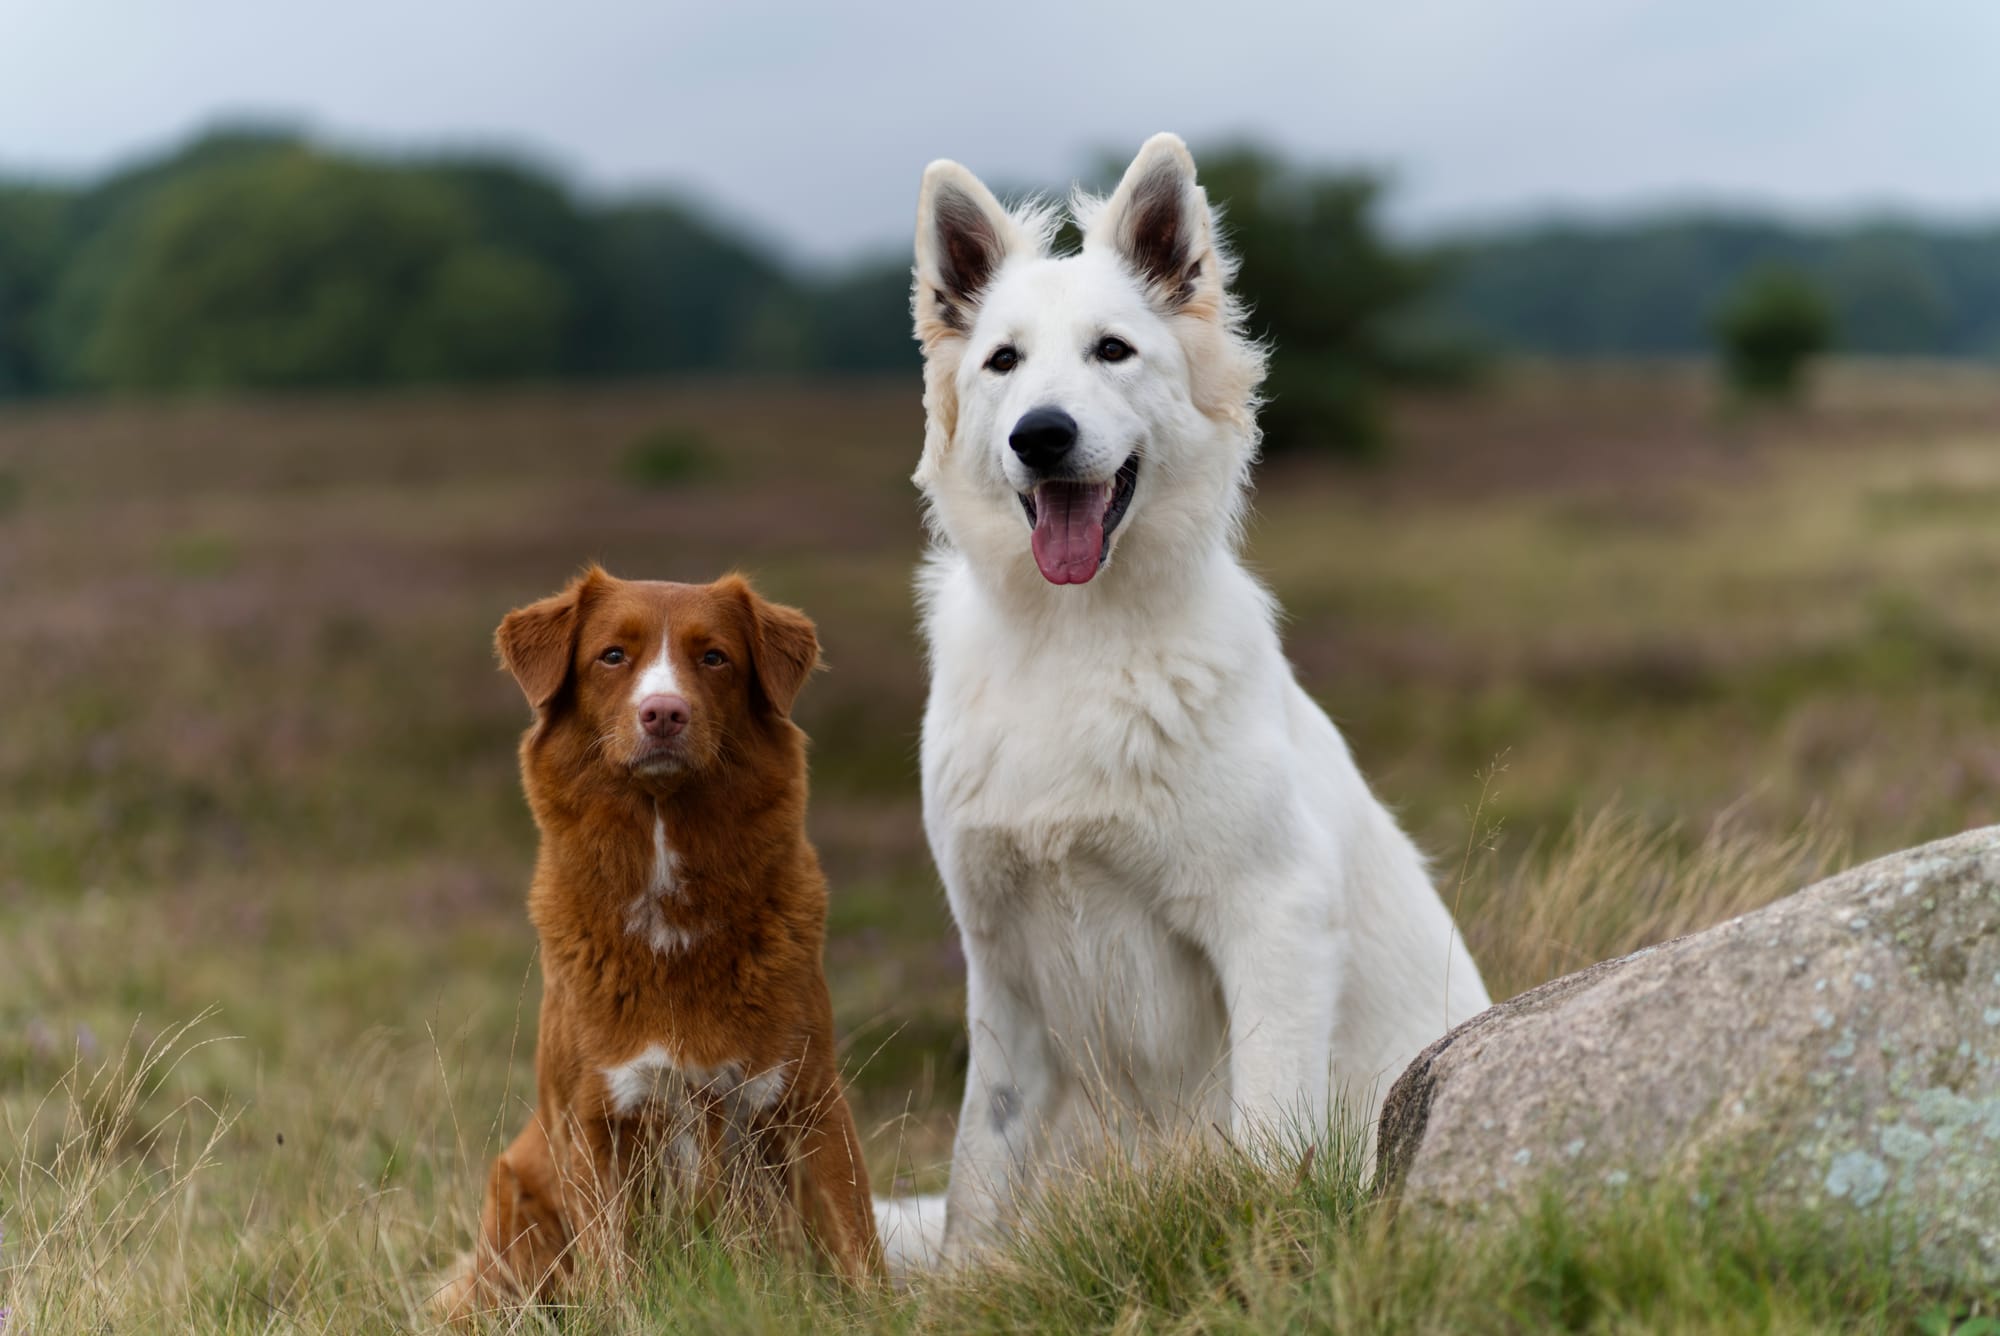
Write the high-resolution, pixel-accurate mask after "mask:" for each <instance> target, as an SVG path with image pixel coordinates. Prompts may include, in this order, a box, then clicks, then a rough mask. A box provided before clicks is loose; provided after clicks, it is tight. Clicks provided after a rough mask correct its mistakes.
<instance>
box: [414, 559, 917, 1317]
mask: <svg viewBox="0 0 2000 1336" xmlns="http://www.w3.org/2000/svg"><path fill="white" fill-rule="evenodd" d="M497 642H498V647H499V652H500V657H501V659H502V661H503V662H504V663H505V664H506V666H507V668H508V669H509V670H510V671H511V672H512V673H513V674H514V676H515V678H516V679H517V680H518V681H519V682H520V684H521V688H522V690H523V691H524V692H525V693H526V694H527V697H528V700H529V702H530V704H532V705H533V706H534V707H535V711H536V719H535V723H534V725H533V727H531V728H530V729H529V731H528V733H527V735H526V736H525V737H524V738H523V740H522V743H521V772H522V776H523V781H524V784H525V786H526V789H527V793H528V801H529V805H530V806H531V807H532V808H533V810H534V814H535V820H536V823H537V825H539V827H540V828H541V832H542V844H541V852H540V856H539V858H538V860H537V862H536V867H535V880H534V887H533V890H532V892H531V893H530V896H529V910H530V915H531V917H532V918H533V920H534V923H535V927H536V930H537V931H538V932H539V933H540V936H541V944H542V975H543V991H542V1009H541V1028H540V1037H539V1041H538V1044H537V1051H536V1055H535V1068H536V1087H537V1098H536V1116H535V1118H534V1120H533V1121H532V1122H531V1123H530V1124H529V1125H528V1128H527V1130H525V1131H524V1132H522V1133H521V1135H520V1136H519V1138H518V1139H516V1140H515V1142H514V1144H513V1145H512V1146H510V1147H509V1148H508V1149H507V1151H506V1152H505V1153H504V1154H502V1155H501V1156H500V1158H499V1159H498V1161H497V1162H496V1163H495V1164H494V1166H493V1171H492V1176H491V1180H490V1182H489V1184H488V1188H487V1195H486V1206H485V1210H484V1213H483V1216H482V1219H481V1224H480V1238H479V1243H478V1245H477V1247H476V1248H475V1250H474V1252H473V1254H472V1256H471V1258H470V1259H469V1260H468V1262H467V1264H466V1265H465V1266H464V1267H463V1268H462V1269H461V1271H460V1273H459V1275H458V1276H457V1277H455V1278H454V1280H453V1281H452V1283H451V1284H450V1285H449V1286H448V1288H447V1289H446V1291H445V1292H444V1293H443V1294H442V1295H441V1296H440V1301H441V1306H442V1307H443V1308H444V1309H446V1310H447V1311H448V1312H450V1313H452V1314H454V1315H464V1314H468V1313H471V1312H474V1311H478V1310H480V1309H482V1308H486V1307H490V1306H493V1305H495V1304H500V1303H505V1302H510V1301H511V1302H518V1301H521V1300H525V1299H532V1298H536V1297H540V1296H544V1295H547V1294H549V1293H551V1292H552V1291H557V1290H559V1289H560V1287H561V1285H562V1284H563V1282H564V1280H565V1279H566V1277H567V1276H568V1275H569V1273H570V1272H571V1270H572V1268H573V1266H574V1263H575V1260H576V1258H577V1257H578V1256H579V1255H589V1256H591V1257H592V1258H593V1259H597V1260H599V1261H602V1262H604V1263H605V1264H608V1265H611V1266H613V1267H615V1266H616V1265H617V1263H618V1259H620V1258H621V1257H622V1255H623V1249H624V1244H625V1240H626V1230H627V1225H628V1221H629V1216H630V1211H631V1207H632V1200H631V1199H632V1197H633V1195H634V1193H635V1191H636V1187H635V1185H636V1184H637V1183H638V1182H639V1181H641V1180H642V1179H643V1178H644V1177H645V1174H646V1171H648V1170H649V1169H658V1168H659V1167H660V1166H661V1165H663V1164H665V1165H668V1166H670V1167H672V1168H673V1169H674V1172H676V1173H678V1174H680V1175H681V1176H682V1178H683V1179H686V1178H687V1177H689V1176H690V1175H691V1176H693V1177H694V1178H695V1180H696V1182H695V1183H694V1184H692V1187H693V1193H694V1195H695V1196H696V1197H697V1198H706V1197H708V1196H710V1195H711V1194H712V1193H713V1192H714V1191H715V1190H717V1188H718V1187H726V1186H727V1185H725V1184H723V1183H722V1180H721V1179H720V1178H719V1177H718V1176H717V1170H716V1166H717V1164H718V1161H719V1157H721V1156H722V1155H723V1153H724V1151H725V1150H726V1149H733V1152H734V1155H735V1159H736V1160H737V1161H739V1162H747V1163H750V1164H752V1165H754V1166H755V1168H754V1169H753V1171H752V1174H753V1176H759V1175H761V1176H762V1177H763V1178H764V1179H765V1180H767V1181H768V1182H770V1183H774V1184H776V1185H779V1186H780V1187H781V1188H782V1189H783V1193H784V1196H786V1197H788V1198H789V1199H790V1201H791V1202H792V1203H794V1204H795V1206H796V1208H797V1210H798V1213H799V1217H800V1219H801V1220H802V1221H803V1223H804V1225H805V1228H806V1232H807V1234H808V1236H809V1237H810V1238H811V1239H812V1240H813V1241H814V1243H815V1244H816V1245H817V1247H818V1248H819V1249H820V1251H821V1252H822V1253H823V1255H824V1256H825V1257H826V1258H828V1259H829V1260H830V1261H831V1262H832V1263H833V1265H834V1266H835V1267H836V1268H837V1269H838V1270H839V1271H840V1272H841V1273H842V1274H843V1275H846V1276H848V1277H850V1278H859V1277H863V1276H867V1275H871V1274H875V1273H877V1272H878V1271H879V1270H880V1267H881V1258H880V1247H879V1245H878V1243H877V1241H876V1236H875V1222H874V1216H873V1212H872V1209H871V1206H870V1198H869V1190H868V1175H867V1170H866V1168H865V1167H864V1166H863V1164H862V1159H861V1147H860V1142H859V1139H858V1138H857V1136H856V1134H855V1128H854V1120H853V1117H852V1115H851V1114H850V1112H849V1110H848V1107H847V1101H846V1099H845V1098H844V1096H843V1095H842V1093H841V1089H840V1083H839V1076H838V1073H837V1070H836V1066H835V1055H834V1048H833V1016H832V1009H831V1006H830V1005H829V1002H828V999H827V990H826V980H825V976H824V974H823V973H822V970H821V963H820V953H821V944H822V939H823V937H824V935H825V923H826V880H825V877H824V876H823V874H822V873H821V871H820V866H819V860H818V858H817V856H816V855H815V854H814V852H813V849H812V846H811V845H810V844H808V843H807V841H806V835H805V810H806V761H805V737H804V734H802V733H801V732H800V731H799V729H798V728H797V727H796V726H795V725H794V724H793V723H792V722H791V719H790V717H789V714H790V709H791V705H792V701H793V698H794V697H795V696H796V695H797V693H798V691H799V688H800V687H801V686H802V685H803V684H804V682H805V679H806V677H807V675H808V674H809V673H811V671H812V669H813V667H814V665H815V664H816V663H817V661H818V656H819V646H818V641H817V639H816V637H815V635H814V632H813V626H812V623H811V622H810V621H808V620H807V619H806V618H805V616H804V615H803V614H801V613H799V612H798V611H796V610H794V609H791V608H784V607H779V606H776V605H774V604H771V603H767V602H766V601H765V600H764V599H762V598H760V597H759V596H758V595H757V594H756V593H755V592H754V591H752V590H751V588H750V587H749V585H748V584H746V583H745V582H744V581H743V580H742V579H741V578H739V577H736V576H730V577H727V578H725V579H723V580H721V581H719V582H717V583H715V584H712V585H672V584H659V583H638V582H626V581H621V580H617V579H614V578H612V577H611V576H609V575H607V574H605V573H604V572H603V571H601V570H598V569H595V568H593V569H592V570H590V571H589V572H588V573H587V574H585V575H584V576H583V577H581V578H580V579H578V580H577V581H575V582H574V583H573V584H571V585H570V586H569V588H568V589H566V590H564V591H563V592H562V593H561V594H558V595H556V596H555V597H553V598H548V599H544V600H542V601H541V602H539V603H535V604H533V605H531V606H529V607H525V608H521V609H519V610H517V611H515V612H512V613H509V614H508V616H507V619H506V620H505V621H504V622H503V623H501V626H500V630H499V633H498V636H497ZM614 651H615V652H614ZM662 655H667V656H671V658H670V663H671V671H672V674H673V681H672V684H671V685H672V686H673V687H674V688H675V689H676V690H677V692H678V695H679V697H681V698H684V700H685V703H686V706H687V710H686V712H685V726H684V728H683V729H682V730H681V731H680V732H679V733H677V734H676V735H675V736H674V737H673V738H671V739H667V740H664V741H663V740H661V739H660V738H657V737H653V736H650V735H649V733H648V730H647V728H646V727H645V726H644V725H642V723H641V721H640V719H639V717H638V714H639V711H638V705H637V699H638V698H637V697H636V696H635V694H634V693H635V691H636V690H637V689H638V684H640V683H641V682H648V683H651V682H655V681H657V680H659V678H660V675H659V674H658V673H656V672H654V671H653V670H654V669H655V667H656V665H657V664H659V663H660V659H661V656H662ZM718 658H719V660H720V662H718V661H717V660H718ZM614 660H615V661H614ZM646 699H647V700H657V699H660V698H659V697H656V696H648V697H646ZM683 1186H690V1185H689V1184H687V1183H685V1182H684V1183H683Z"/></svg>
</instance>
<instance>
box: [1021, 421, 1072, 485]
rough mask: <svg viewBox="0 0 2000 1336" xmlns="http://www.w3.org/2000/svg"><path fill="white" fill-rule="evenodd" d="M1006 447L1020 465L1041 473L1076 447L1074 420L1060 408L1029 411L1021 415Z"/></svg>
mask: <svg viewBox="0 0 2000 1336" xmlns="http://www.w3.org/2000/svg"><path fill="white" fill-rule="evenodd" d="M1007 444H1009V445H1011V446H1013V447H1014V453H1015V454H1017V455H1019V456H1020V457H1021V462H1022V463H1023V464H1026V465H1027V466H1028V467H1029V468H1031V469H1033V470H1035V471H1036V472H1037V473H1045V472H1047V471H1048V470H1049V469H1052V468H1054V467H1055V466H1056V465H1057V464H1060V463H1061V462H1062V460H1063V456H1064V455H1067V454H1068V453H1069V452H1070V447H1071V446H1073V445H1075V444H1076V419H1075V418H1073V417H1071V416H1070V415H1069V414H1067V413H1065V412H1063V411H1062V410H1061V409H1060V408H1031V409H1029V410H1028V411H1027V412H1025V413H1023V414H1021V420H1020V421H1019V422H1016V423H1015V424H1014V430H1013V431H1012V432H1010V433H1008V435H1007Z"/></svg>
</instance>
